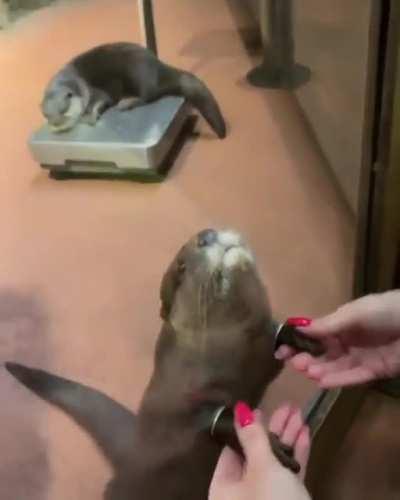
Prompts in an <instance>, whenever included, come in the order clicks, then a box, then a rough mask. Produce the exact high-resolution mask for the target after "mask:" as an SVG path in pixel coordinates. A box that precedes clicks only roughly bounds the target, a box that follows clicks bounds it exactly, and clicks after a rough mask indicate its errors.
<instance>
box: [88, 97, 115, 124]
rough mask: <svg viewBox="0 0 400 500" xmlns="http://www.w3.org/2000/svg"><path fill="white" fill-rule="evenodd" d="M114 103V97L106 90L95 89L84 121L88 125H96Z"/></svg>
mask: <svg viewBox="0 0 400 500" xmlns="http://www.w3.org/2000/svg"><path fill="white" fill-rule="evenodd" d="M112 105H113V102H112V99H111V98H110V96H109V95H108V94H107V93H106V92H104V91H102V90H99V89H96V90H94V91H93V95H92V98H91V100H90V103H89V106H88V108H87V110H86V113H85V115H84V116H83V117H82V121H83V122H84V123H87V124H88V125H92V126H94V125H96V123H97V121H98V120H99V118H100V116H101V115H102V114H103V113H104V111H105V110H106V109H108V108H110V107H111V106H112Z"/></svg>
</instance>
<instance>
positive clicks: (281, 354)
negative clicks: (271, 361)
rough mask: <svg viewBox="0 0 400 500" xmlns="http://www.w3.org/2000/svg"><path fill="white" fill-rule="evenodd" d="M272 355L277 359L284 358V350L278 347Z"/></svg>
mask: <svg viewBox="0 0 400 500" xmlns="http://www.w3.org/2000/svg"><path fill="white" fill-rule="evenodd" d="M274 355H275V359H278V360H279V361H281V360H282V359H284V358H285V352H284V351H283V350H282V349H278V350H277V351H276V352H275V354H274Z"/></svg>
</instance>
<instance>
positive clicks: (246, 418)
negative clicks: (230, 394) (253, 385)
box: [235, 401, 254, 427]
mask: <svg viewBox="0 0 400 500" xmlns="http://www.w3.org/2000/svg"><path fill="white" fill-rule="evenodd" d="M235 419H236V422H237V423H238V424H239V425H240V427H247V426H248V425H251V424H252V423H253V422H254V415H253V412H252V411H251V408H250V407H249V406H248V405H247V404H246V403H243V401H239V403H237V404H236V406H235Z"/></svg>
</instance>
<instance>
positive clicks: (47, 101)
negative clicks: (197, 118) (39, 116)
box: [41, 42, 226, 139]
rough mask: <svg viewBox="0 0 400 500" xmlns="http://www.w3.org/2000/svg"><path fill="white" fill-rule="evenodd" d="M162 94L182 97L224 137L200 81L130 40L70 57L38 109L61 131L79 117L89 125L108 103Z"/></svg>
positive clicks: (126, 103)
mask: <svg viewBox="0 0 400 500" xmlns="http://www.w3.org/2000/svg"><path fill="white" fill-rule="evenodd" d="M163 96H182V97H185V98H186V99H187V100H188V102H189V103H190V104H191V105H192V106H193V107H194V108H196V109H197V110H198V111H199V112H200V113H201V115H202V116H203V117H204V118H205V119H206V121H207V122H208V123H209V125H210V126H211V128H212V129H213V130H214V131H215V133H216V134H217V135H218V137H220V138H221V139H222V138H224V137H225V136H226V126H225V121H224V119H223V117H222V114H221V111H220V109H219V106H218V103H217V101H216V100H215V98H214V97H213V95H212V94H211V92H210V91H209V90H208V88H207V87H206V85H205V84H204V83H203V82H202V81H201V80H200V79H199V78H197V77H196V76H195V75H193V74H192V73H189V72H188V71H183V70H180V69H177V68H173V67H172V66H168V65H167V64H165V63H163V62H161V61H160V60H159V59H158V58H157V57H156V56H155V54H153V52H151V51H150V50H148V49H145V48H144V47H141V46H140V45H137V44H135V43H126V42H118V43H111V44H105V45H100V46H98V47H94V48H92V49H90V50H88V51H86V52H84V53H82V54H80V55H78V56H77V57H75V58H74V59H72V61H71V62H69V63H68V64H67V65H66V66H64V67H63V68H62V69H61V70H60V71H59V72H58V73H57V74H56V75H55V76H54V77H53V78H52V80H51V81H50V83H49V84H48V86H47V88H46V90H45V93H44V97H43V100H42V104H41V109H42V113H43V115H44V116H45V118H46V119H47V121H48V122H49V125H50V127H51V128H52V129H53V130H54V131H55V132H61V131H65V130H69V129H71V128H73V127H74V126H75V125H76V124H77V123H78V122H79V121H84V122H87V123H89V124H91V125H94V124H95V123H96V122H97V120H98V119H99V117H100V116H101V114H102V113H103V112H104V111H105V110H106V109H107V108H109V107H111V106H114V105H118V108H119V109H120V110H126V109H130V108H132V107H133V106H137V105H140V104H145V103H149V102H152V101H155V100H157V99H159V98H160V97H163Z"/></svg>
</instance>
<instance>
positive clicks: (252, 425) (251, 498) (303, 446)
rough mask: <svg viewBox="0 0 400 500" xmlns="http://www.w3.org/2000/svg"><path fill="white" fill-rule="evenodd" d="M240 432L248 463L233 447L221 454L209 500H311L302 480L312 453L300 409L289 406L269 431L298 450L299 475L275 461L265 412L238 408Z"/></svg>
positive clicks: (277, 414)
mask: <svg viewBox="0 0 400 500" xmlns="http://www.w3.org/2000/svg"><path fill="white" fill-rule="evenodd" d="M235 420H236V432H237V433H238V437H239V440H240V442H241V444H242V447H243V450H244V453H245V456H246V462H245V463H244V464H243V463H242V461H241V459H240V457H239V456H238V455H236V453H235V452H234V451H232V450H231V449H230V448H228V447H227V448H225V449H224V450H223V452H222V454H221V457H220V460H219V462H218V465H217V468H216V470H215V473H214V477H213V480H212V483H211V487H210V493H209V500H282V499H285V500H309V499H310V496H309V495H308V493H307V490H306V489H305V487H304V485H303V483H302V481H303V479H304V475H305V472H306V467H307V462H308V456H309V451H310V437H309V431H308V428H307V427H306V426H304V424H303V420H302V417H301V412H300V410H299V409H294V408H291V407H290V406H289V405H286V406H283V407H281V408H279V409H278V410H277V411H276V412H275V413H274V414H273V416H272V418H271V420H270V424H269V430H270V431H271V432H273V433H275V434H277V435H278V436H279V437H280V439H281V441H282V442H283V443H284V444H286V445H288V446H290V447H292V448H293V449H294V456H295V458H296V460H297V461H298V462H299V464H300V466H301V474H299V476H296V475H295V474H293V473H292V472H290V471H289V470H288V469H286V468H284V467H283V466H282V465H281V464H280V463H279V462H278V460H277V459H276V458H275V455H274V454H273V452H272V450H271V446H270V443H269V440H268V437H267V434H266V432H265V430H264V428H263V426H262V423H261V412H259V411H257V410H256V411H255V412H252V411H251V410H250V408H249V407H248V406H247V405H245V404H244V403H238V404H237V405H236V408H235Z"/></svg>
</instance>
